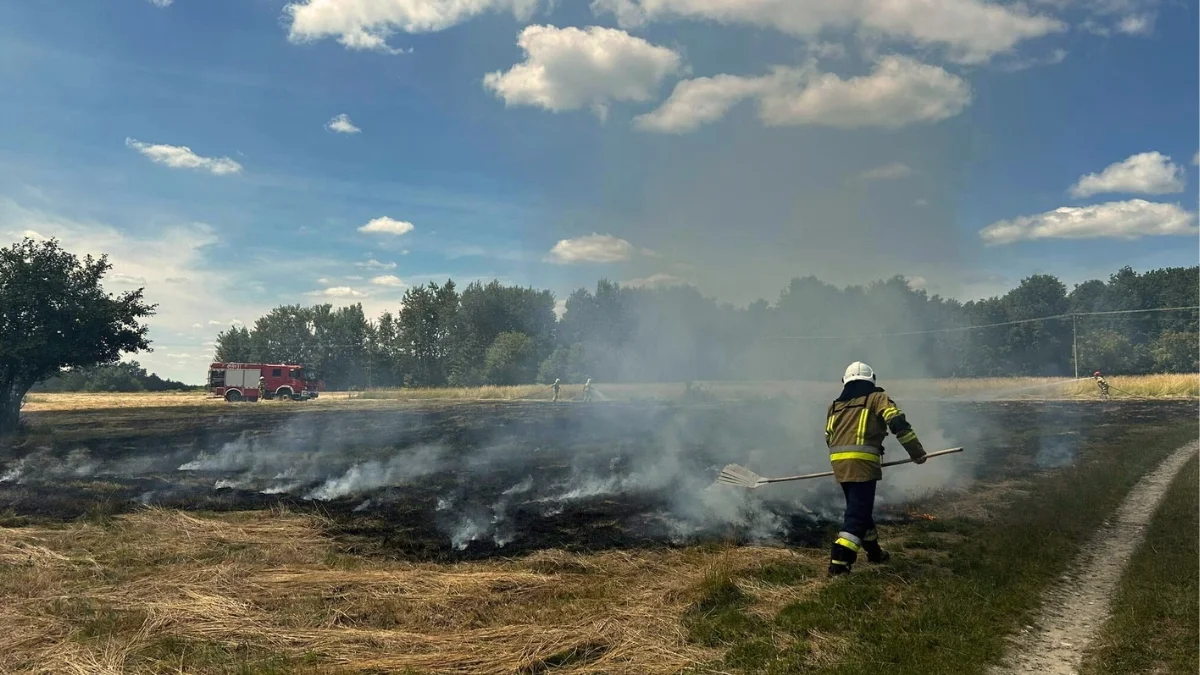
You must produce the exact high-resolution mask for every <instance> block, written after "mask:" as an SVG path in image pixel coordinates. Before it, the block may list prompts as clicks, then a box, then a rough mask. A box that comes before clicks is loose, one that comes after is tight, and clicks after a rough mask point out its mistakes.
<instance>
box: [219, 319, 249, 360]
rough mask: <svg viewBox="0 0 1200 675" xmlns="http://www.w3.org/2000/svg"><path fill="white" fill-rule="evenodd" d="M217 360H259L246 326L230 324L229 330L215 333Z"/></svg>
mask: <svg viewBox="0 0 1200 675" xmlns="http://www.w3.org/2000/svg"><path fill="white" fill-rule="evenodd" d="M216 357H217V361H220V362H223V363H248V362H255V361H258V360H259V357H258V355H257V354H256V353H255V343H254V340H253V338H252V337H251V336H250V330H249V329H247V328H244V327H243V328H238V327H237V326H230V328H229V330H225V331H221V332H220V333H217V355H216Z"/></svg>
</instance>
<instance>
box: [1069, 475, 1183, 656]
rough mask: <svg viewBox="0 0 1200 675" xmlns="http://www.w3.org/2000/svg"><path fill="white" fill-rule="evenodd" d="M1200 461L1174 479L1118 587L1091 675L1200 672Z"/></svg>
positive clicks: (1097, 643) (1093, 653)
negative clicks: (1199, 648) (1199, 640)
mask: <svg viewBox="0 0 1200 675" xmlns="http://www.w3.org/2000/svg"><path fill="white" fill-rule="evenodd" d="M1198 481H1200V464H1198V463H1197V460H1196V458H1195V457H1193V458H1192V459H1191V461H1189V462H1188V464H1187V465H1186V466H1185V467H1184V469H1183V471H1181V472H1180V473H1179V475H1178V476H1177V477H1176V478H1175V481H1174V483H1173V484H1172V485H1171V489H1170V491H1169V492H1167V495H1166V498H1165V499H1164V500H1163V503H1162V505H1161V506H1160V507H1159V509H1158V513H1156V514H1155V516H1154V519H1153V520H1152V521H1150V527H1149V528H1148V529H1147V531H1146V541H1145V543H1143V544H1142V546H1141V548H1139V549H1138V550H1137V552H1136V553H1134V555H1133V559H1132V560H1131V561H1130V563H1129V568H1128V569H1126V571H1125V576H1124V577H1122V579H1121V584H1120V586H1119V587H1118V589H1117V595H1116V598H1115V599H1114V602H1113V615H1112V618H1111V619H1110V620H1109V621H1108V623H1106V624H1105V626H1104V628H1103V629H1102V631H1101V634H1100V637H1099V639H1098V640H1097V642H1096V645H1097V647H1096V648H1095V649H1094V650H1093V651H1092V652H1090V653H1089V654H1088V655H1087V657H1086V658H1085V660H1084V664H1083V668H1082V669H1081V672H1082V673H1084V674H1085V675H1092V674H1095V675H1100V674H1102V673H1103V674H1108V673H1112V674H1113V675H1121V674H1122V673H1196V672H1200V655H1198V652H1197V649H1196V642H1197V638H1198V636H1200V618H1198V617H1200V602H1198V601H1197V598H1200V563H1198V562H1197V561H1198V560H1200V545H1198V543H1197V542H1198V539H1200V537H1198V536H1197V532H1198V531H1200V517H1198V516H1197V514H1198V513H1200V489H1197V482H1198Z"/></svg>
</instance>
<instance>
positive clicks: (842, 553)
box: [829, 544, 858, 577]
mask: <svg viewBox="0 0 1200 675" xmlns="http://www.w3.org/2000/svg"><path fill="white" fill-rule="evenodd" d="M857 557H858V554H857V553H855V552H854V549H852V548H846V547H845V546H842V545H841V544H834V545H833V548H832V549H831V550H830V553H829V576H831V577H836V576H838V575H839V574H849V573H850V568H851V567H853V566H854V560H855V558H857Z"/></svg>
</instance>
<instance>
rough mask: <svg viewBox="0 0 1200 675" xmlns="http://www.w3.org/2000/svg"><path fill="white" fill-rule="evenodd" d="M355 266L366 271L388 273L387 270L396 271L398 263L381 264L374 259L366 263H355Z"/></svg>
mask: <svg viewBox="0 0 1200 675" xmlns="http://www.w3.org/2000/svg"><path fill="white" fill-rule="evenodd" d="M354 266H355V267H362V268H365V269H368V270H371V271H377V270H382V271H386V270H394V269H396V263H394V262H379V261H378V260H376V259H374V258H371V259H370V260H368V261H366V262H357V263H354Z"/></svg>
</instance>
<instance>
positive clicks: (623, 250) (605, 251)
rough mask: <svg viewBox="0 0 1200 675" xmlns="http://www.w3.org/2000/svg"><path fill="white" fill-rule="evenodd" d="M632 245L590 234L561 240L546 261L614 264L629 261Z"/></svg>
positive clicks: (620, 240)
mask: <svg viewBox="0 0 1200 675" xmlns="http://www.w3.org/2000/svg"><path fill="white" fill-rule="evenodd" d="M633 251H634V249H633V244H630V243H629V242H627V241H625V240H624V239H619V238H617V237H614V236H612V235H608V234H595V233H592V234H590V235H587V236H585V237H577V238H575V239H562V240H560V241H559V242H558V243H557V244H555V245H554V248H552V249H550V253H549V254H547V256H546V260H547V261H548V262H552V263H557V264H560V265H568V264H571V263H589V262H591V263H614V262H621V261H623V260H629V258H630V257H631V256H632V255H633Z"/></svg>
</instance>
